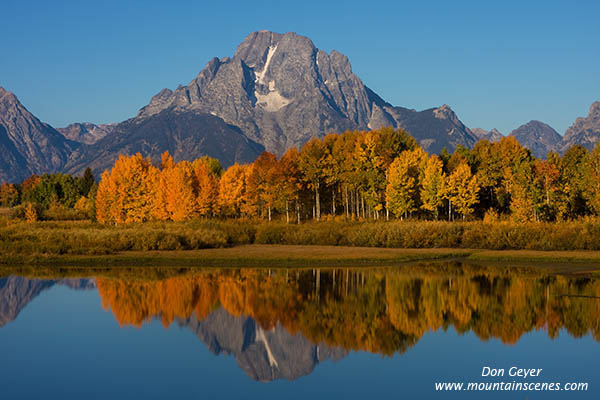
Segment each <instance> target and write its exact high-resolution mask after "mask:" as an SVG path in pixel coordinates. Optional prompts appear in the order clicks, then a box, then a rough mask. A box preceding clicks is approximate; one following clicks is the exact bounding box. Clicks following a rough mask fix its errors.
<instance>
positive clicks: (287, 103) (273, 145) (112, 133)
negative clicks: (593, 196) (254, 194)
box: [0, 31, 600, 182]
mask: <svg viewBox="0 0 600 400" xmlns="http://www.w3.org/2000/svg"><path fill="white" fill-rule="evenodd" d="M532 122H535V121H530V122H529V123H528V124H524V125H522V126H520V127H518V128H516V129H515V130H513V131H512V132H511V135H513V136H515V137H517V136H518V137H517V139H518V140H519V141H520V142H521V144H523V145H524V146H525V147H528V148H530V149H531V150H532V154H534V155H536V156H537V157H540V158H544V157H545V156H546V154H547V152H548V151H550V150H555V151H559V152H564V151H565V150H566V148H567V147H569V146H572V145H574V144H581V145H583V146H585V147H586V148H588V149H590V150H591V149H592V148H593V147H594V146H595V144H596V143H597V142H598V139H599V138H600V102H594V103H593V104H592V105H591V107H590V111H589V114H588V116H587V117H581V118H577V120H576V121H575V122H574V123H573V125H572V126H571V127H570V128H569V129H568V130H567V132H566V133H565V136H564V138H563V137H561V136H560V135H558V133H557V132H556V131H555V130H554V129H552V128H551V127H549V126H548V125H546V124H544V123H542V122H539V121H538V123H536V124H532ZM383 126H392V127H393V128H401V129H404V130H406V131H407V132H408V133H409V134H411V135H412V136H413V137H415V139H417V141H418V142H419V143H420V144H421V146H422V147H423V148H424V149H425V150H426V151H427V152H429V153H439V152H440V151H441V150H442V149H443V148H446V149H447V150H449V151H452V150H453V149H454V148H456V146H459V145H461V146H464V147H468V148H471V147H473V145H474V144H475V143H476V142H477V141H478V140H480V139H488V140H491V141H496V140H500V139H501V138H502V134H501V133H500V132H498V131H497V130H495V129H492V130H491V131H485V130H483V129H480V128H475V129H470V128H469V127H467V126H465V124H463V123H462V121H461V120H460V119H459V118H458V116H457V115H456V113H455V112H454V111H453V110H452V109H451V108H450V107H449V106H448V105H445V104H444V105H442V106H439V107H433V108H428V109H425V110H421V111H417V110H414V109H410V108H405V107H401V106H393V105H391V104H390V103H388V102H387V101H385V100H384V99H383V98H381V97H380V96H379V95H378V94H377V93H375V92H374V91H373V90H371V89H370V88H369V87H368V86H366V85H365V84H364V83H363V82H362V81H361V80H360V78H359V77H358V76H356V75H355V74H354V72H353V71H352V66H351V64H350V60H349V59H348V57H346V56H345V55H344V54H342V53H340V52H338V51H336V50H332V51H331V52H329V53H327V52H325V51H323V50H320V49H318V48H317V47H316V46H315V45H314V43H313V42H312V41H311V40H310V39H309V38H307V37H305V36H301V35H298V34H296V33H293V32H288V33H285V34H282V33H275V32H269V31H258V32H252V33H250V34H249V35H248V36H247V37H246V38H245V39H244V40H243V41H242V42H241V43H240V44H239V45H238V46H237V48H236V50H235V53H234V55H233V56H232V57H223V58H216V57H215V58H212V59H211V60H210V61H209V62H208V63H207V64H206V66H205V67H204V68H203V69H202V70H201V71H200V72H199V73H198V75H197V76H196V77H195V78H194V79H192V80H191V81H190V82H189V83H188V84H187V85H179V86H178V87H177V88H176V89H175V90H171V89H166V88H165V89H162V90H160V91H159V92H158V93H157V94H156V95H154V96H153V97H152V98H151V99H150V101H149V102H148V104H147V105H146V106H144V107H142V108H141V109H139V111H138V112H137V115H135V116H133V117H132V118H130V119H127V120H125V121H122V122H119V123H114V124H100V125H96V124H92V123H73V124H70V125H68V126H67V127H64V128H59V129H54V128H53V127H51V126H50V125H49V124H45V123H43V122H41V121H40V120H39V119H37V118H36V117H35V116H34V115H33V114H31V113H30V112H29V111H27V109H26V108H25V107H24V106H23V105H22V104H21V103H20V102H19V100H18V99H17V97H16V96H15V95H14V94H13V93H11V92H8V91H6V90H5V89H4V88H2V87H0V181H9V182H19V181H21V180H23V179H25V178H27V177H28V176H30V175H31V174H34V173H35V174H41V173H45V172H50V173H52V172H68V173H72V174H79V173H81V172H83V170H84V169H85V168H86V167H88V166H91V167H92V168H93V170H94V172H95V173H96V174H99V173H101V172H102V171H104V170H105V169H107V168H110V167H111V166H112V164H113V162H114V160H116V158H117V157H118V156H119V155H120V154H131V153H132V152H140V153H141V154H142V155H143V156H148V157H150V158H151V159H152V160H153V161H157V160H158V159H159V157H160V154H161V153H162V152H164V151H165V150H168V151H169V152H171V153H172V154H173V155H174V157H175V159H176V160H177V161H179V160H183V159H192V158H197V157H199V156H202V155H208V156H211V157H216V158H218V159H219V160H220V161H221V163H222V164H223V166H224V167H227V166H229V165H231V164H233V163H236V162H237V163H246V162H251V161H253V160H254V159H255V158H256V157H257V156H258V154H260V152H262V151H263V150H268V151H271V152H273V153H275V154H277V155H281V154H282V153H283V152H284V151H286V150H287V149H288V148H290V147H293V146H296V147H300V146H302V145H303V144H304V143H306V142H307V141H308V140H310V139H311V138H313V137H317V138H321V137H323V136H324V135H326V134H328V133H331V132H337V133H342V132H344V131H347V130H368V129H378V128H380V127H383Z"/></svg>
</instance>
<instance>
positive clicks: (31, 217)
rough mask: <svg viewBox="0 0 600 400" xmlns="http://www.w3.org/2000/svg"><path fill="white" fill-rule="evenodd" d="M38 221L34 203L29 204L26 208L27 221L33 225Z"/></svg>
mask: <svg viewBox="0 0 600 400" xmlns="http://www.w3.org/2000/svg"><path fill="white" fill-rule="evenodd" d="M37 220H38V214H37V211H36V210H35V207H34V206H33V204H32V203H27V206H26V207H25V221H27V222H29V223H30V224H31V223H34V222H36V221H37Z"/></svg>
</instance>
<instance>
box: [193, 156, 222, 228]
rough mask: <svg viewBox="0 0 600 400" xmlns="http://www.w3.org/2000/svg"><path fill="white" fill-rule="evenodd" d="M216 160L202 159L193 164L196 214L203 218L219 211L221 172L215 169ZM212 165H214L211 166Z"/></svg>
mask: <svg viewBox="0 0 600 400" xmlns="http://www.w3.org/2000/svg"><path fill="white" fill-rule="evenodd" d="M214 161H216V160H215V159H209V158H204V157H203V158H201V159H198V160H195V161H194V162H193V163H192V167H193V170H194V190H195V194H196V205H195V207H196V213H197V214H198V215H199V216H202V217H210V216H212V215H214V214H216V212H217V210H218V203H217V201H218V197H219V175H218V174H219V172H220V170H221V167H220V164H219V166H218V168H214V167H213V166H212V165H214ZM211 164H212V165H211Z"/></svg>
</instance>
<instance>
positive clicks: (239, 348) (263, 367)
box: [179, 308, 348, 382]
mask: <svg viewBox="0 0 600 400" xmlns="http://www.w3.org/2000/svg"><path fill="white" fill-rule="evenodd" d="M179 324H180V325H181V326H185V327H186V328H188V329H190V330H191V331H192V332H194V333H195V334H196V336H198V338H199V339H200V340H202V341H203V342H204V343H205V344H206V346H207V347H208V349H209V350H210V351H211V352H212V353H213V354H216V355H218V354H227V355H232V356H233V357H235V359H236V361H237V363H238V365H239V367H240V368H241V369H242V370H243V371H244V372H245V373H246V375H248V376H249V377H250V378H251V379H253V380H255V381H261V382H268V381H273V380H276V379H287V380H295V379H298V378H300V377H302V376H305V375H308V374H310V373H311V372H312V371H313V370H314V368H315V367H316V366H317V365H318V364H319V363H321V362H323V361H325V360H327V359H332V360H338V359H340V358H342V357H344V356H346V354H347V353H348V352H347V351H346V350H344V349H342V348H337V347H329V346H327V345H325V344H324V343H321V344H314V343H311V342H310V341H309V340H308V339H306V338H305V337H304V336H302V334H301V333H297V334H295V335H293V334H291V333H289V332H288V331H286V330H285V328H283V327H282V326H281V325H280V324H277V325H276V326H275V327H274V328H273V329H270V330H265V329H263V328H262V327H261V326H260V325H259V324H258V323H257V322H256V321H255V320H254V319H253V318H251V317H245V316H240V317H234V316H232V315H230V314H229V313H227V311H225V309H223V308H219V309H217V310H215V311H213V312H212V313H211V314H210V315H209V316H208V317H206V318H205V319H203V320H202V321H198V320H197V319H196V318H195V316H192V317H191V318H188V319H181V320H179Z"/></svg>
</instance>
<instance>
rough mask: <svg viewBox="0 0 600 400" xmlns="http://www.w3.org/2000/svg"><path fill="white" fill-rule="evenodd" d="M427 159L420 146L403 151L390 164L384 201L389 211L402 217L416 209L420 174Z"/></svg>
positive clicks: (418, 200)
mask: <svg viewBox="0 0 600 400" xmlns="http://www.w3.org/2000/svg"><path fill="white" fill-rule="evenodd" d="M425 160H427V154H426V153H425V152H424V151H423V149H422V148H420V147H418V148H416V149H414V150H408V151H404V152H403V153H401V154H400V156H398V157H397V158H396V159H395V160H394V161H393V162H392V164H391V165H390V168H389V171H388V174H387V175H388V183H387V186H386V202H387V204H388V207H389V209H390V211H391V212H392V213H393V214H394V215H396V216H398V217H400V218H403V217H404V216H407V215H408V214H410V213H412V212H414V211H416V210H418V207H419V202H420V199H419V187H420V184H421V182H420V176H421V171H422V168H423V165H424V161H425Z"/></svg>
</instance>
